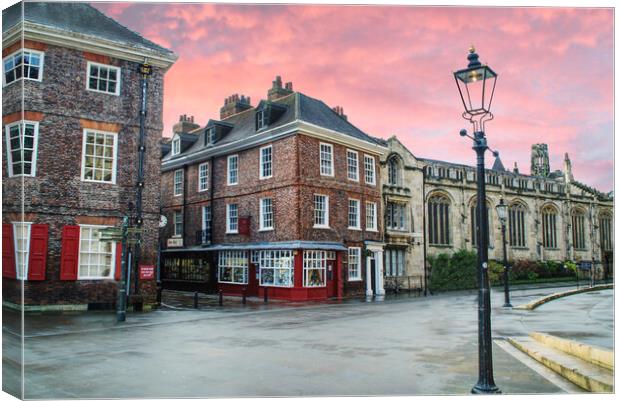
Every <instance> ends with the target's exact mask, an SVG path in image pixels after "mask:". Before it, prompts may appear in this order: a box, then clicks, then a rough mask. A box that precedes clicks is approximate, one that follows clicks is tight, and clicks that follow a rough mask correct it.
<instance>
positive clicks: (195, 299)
mask: <svg viewBox="0 0 620 401" xmlns="http://www.w3.org/2000/svg"><path fill="white" fill-rule="evenodd" d="M194 309H198V291H195V292H194Z"/></svg>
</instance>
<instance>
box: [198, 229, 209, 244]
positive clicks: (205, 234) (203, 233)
mask: <svg viewBox="0 0 620 401" xmlns="http://www.w3.org/2000/svg"><path fill="white" fill-rule="evenodd" d="M196 244H198V245H210V244H211V230H198V231H196Z"/></svg>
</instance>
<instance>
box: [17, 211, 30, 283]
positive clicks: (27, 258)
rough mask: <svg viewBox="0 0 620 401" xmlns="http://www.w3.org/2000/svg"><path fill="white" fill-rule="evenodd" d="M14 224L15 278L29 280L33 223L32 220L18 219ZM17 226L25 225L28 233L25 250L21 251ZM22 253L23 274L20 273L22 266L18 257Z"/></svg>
mask: <svg viewBox="0 0 620 401" xmlns="http://www.w3.org/2000/svg"><path fill="white" fill-rule="evenodd" d="M12 226H13V250H14V252H15V278H17V279H18V280H27V279H28V267H29V265H30V263H29V262H30V235H31V232H32V231H31V228H32V223H31V222H27V221H17V222H14V223H13V224H12ZM17 226H23V227H24V228H26V235H25V237H24V242H25V244H26V245H25V250H22V251H20V248H19V246H18V244H19V242H18V240H19V239H18V238H17V229H18V228H17ZM19 253H21V254H22V255H23V259H22V260H23V263H22V269H21V272H22V273H23V274H22V275H20V274H19V273H20V267H19V260H20V258H19V257H18V254H19Z"/></svg>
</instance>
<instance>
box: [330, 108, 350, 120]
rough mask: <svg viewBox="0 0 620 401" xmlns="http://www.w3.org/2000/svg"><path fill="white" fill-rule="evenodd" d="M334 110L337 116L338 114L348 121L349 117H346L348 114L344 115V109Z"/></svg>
mask: <svg viewBox="0 0 620 401" xmlns="http://www.w3.org/2000/svg"><path fill="white" fill-rule="evenodd" d="M332 110H334V111H335V112H336V114H338V115H339V116H340V117H342V118H343V119H344V120H346V119H347V116H346V114H344V109H343V108H342V107H340V106H336V107H333V108H332Z"/></svg>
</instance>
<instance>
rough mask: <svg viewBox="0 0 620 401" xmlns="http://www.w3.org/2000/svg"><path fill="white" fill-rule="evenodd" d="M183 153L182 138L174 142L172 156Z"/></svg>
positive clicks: (175, 139)
mask: <svg viewBox="0 0 620 401" xmlns="http://www.w3.org/2000/svg"><path fill="white" fill-rule="evenodd" d="M179 153H181V138H178V137H177V138H174V139H173V140H172V156H174V155H178V154H179Z"/></svg>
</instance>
